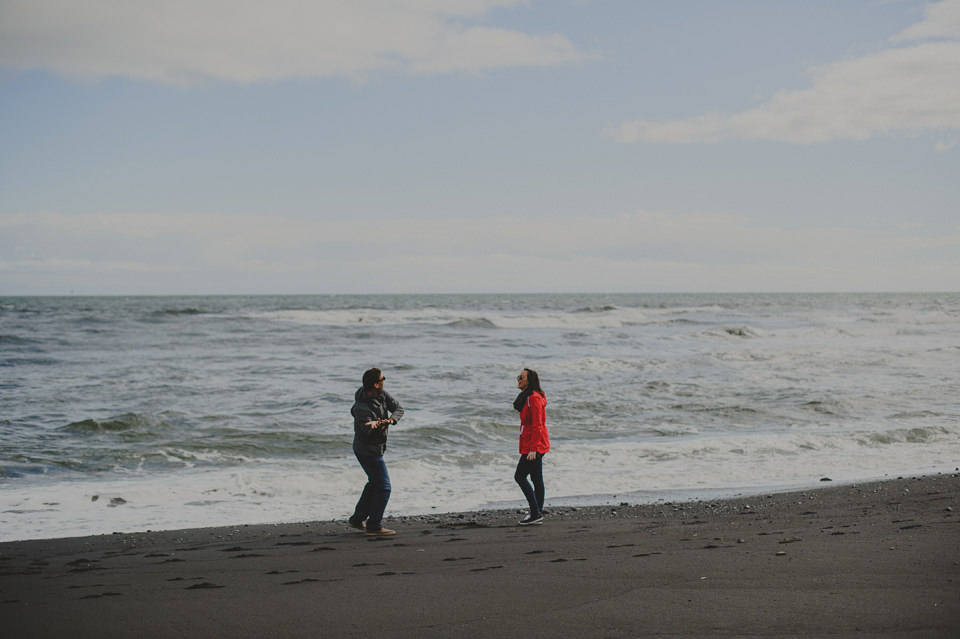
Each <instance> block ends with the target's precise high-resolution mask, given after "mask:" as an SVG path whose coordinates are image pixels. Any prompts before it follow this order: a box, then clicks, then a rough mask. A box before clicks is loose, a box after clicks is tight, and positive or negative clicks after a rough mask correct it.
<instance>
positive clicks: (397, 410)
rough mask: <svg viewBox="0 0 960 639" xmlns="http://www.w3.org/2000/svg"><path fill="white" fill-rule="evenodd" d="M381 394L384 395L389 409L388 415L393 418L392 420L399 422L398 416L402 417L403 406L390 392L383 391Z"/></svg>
mask: <svg viewBox="0 0 960 639" xmlns="http://www.w3.org/2000/svg"><path fill="white" fill-rule="evenodd" d="M383 394H384V395H385V396H386V400H387V402H386V406H387V410H388V411H390V417H392V418H393V421H394V422H399V421H400V418H401V417H403V406H401V405H400V403H399V402H397V400H395V399H394V398H393V395H391V394H390V393H388V392H386V391H384V392H383Z"/></svg>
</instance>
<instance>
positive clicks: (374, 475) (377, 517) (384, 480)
mask: <svg viewBox="0 0 960 639" xmlns="http://www.w3.org/2000/svg"><path fill="white" fill-rule="evenodd" d="M357 461H359V462H360V466H361V467H363V472H365V473H366V474H367V484H366V485H365V486H364V487H363V493H361V495H360V501H358V502H357V507H356V509H354V511H353V517H351V518H350V521H351V522H352V523H354V524H360V523H363V522H364V521H365V522H367V530H380V529H381V528H383V523H382V522H383V511H384V510H385V509H386V507H387V501H389V500H390V475H388V474H387V465H386V464H385V463H384V461H383V457H366V456H364V455H357Z"/></svg>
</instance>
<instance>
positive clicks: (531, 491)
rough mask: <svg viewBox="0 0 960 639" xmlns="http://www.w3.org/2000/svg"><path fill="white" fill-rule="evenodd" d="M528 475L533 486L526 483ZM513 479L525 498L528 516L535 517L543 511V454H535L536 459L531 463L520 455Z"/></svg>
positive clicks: (524, 456)
mask: <svg viewBox="0 0 960 639" xmlns="http://www.w3.org/2000/svg"><path fill="white" fill-rule="evenodd" d="M528 475H529V476H530V479H531V481H533V486H531V485H530V482H529V481H527V476H528ZM513 478H514V479H515V480H516V481H517V483H518V484H519V485H520V490H522V491H523V496H524V497H526V498H527V503H528V504H529V505H530V516H531V517H536V516H537V515H539V514H540V512H541V511H542V510H543V494H544V490H543V454H542V453H537V458H536V459H535V460H533V461H530V460H529V459H527V456H526V455H520V461H519V462H518V463H517V472H516V473H514V474H513Z"/></svg>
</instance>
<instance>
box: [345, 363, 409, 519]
mask: <svg viewBox="0 0 960 639" xmlns="http://www.w3.org/2000/svg"><path fill="white" fill-rule="evenodd" d="M384 380H386V378H385V377H384V376H383V374H382V373H381V372H380V369H379V368H371V369H370V370H368V371H367V372H365V373H364V374H363V386H361V387H360V388H359V389H357V394H356V395H355V396H354V400H355V401H354V403H353V408H352V409H350V414H352V415H353V454H354V455H356V456H357V461H359V462H360V466H361V467H362V468H363V472H365V473H366V474H367V484H366V486H364V487H363V493H362V494H361V495H360V501H358V502H357V507H356V509H355V510H354V511H353V516H352V517H351V518H350V520H349V521H350V526H352V527H353V528H357V529H359V530H366V532H367V536H370V537H377V536H382V535H394V534H396V531H395V530H390V529H389V528H384V527H383V511H384V509H386V507H387V501H388V500H389V499H390V476H389V475H388V474H387V465H386V464H385V463H384V461H383V453H384V451H385V450H386V449H387V429H388V428H389V427H390V425H391V424H396V423H397V422H398V421H400V418H401V417H403V407H402V406H400V404H398V403H397V400H395V399H394V398H393V397H391V395H390V393H388V392H387V391H385V390H383V383H384Z"/></svg>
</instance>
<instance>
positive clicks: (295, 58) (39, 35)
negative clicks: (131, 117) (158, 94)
mask: <svg viewBox="0 0 960 639" xmlns="http://www.w3.org/2000/svg"><path fill="white" fill-rule="evenodd" d="M523 4H524V2H522V1H520V0H443V1H440V0H364V1H363V2H356V1H354V0H274V1H273V2H262V1H260V0H232V1H225V0H224V1H218V0H164V1H163V2H135V1H130V0H84V1H82V2H80V1H77V0H4V2H3V3H2V4H0V65H2V66H6V67H9V68H14V69H32V68H46V69H50V70H52V71H54V72H56V73H59V74H62V75H65V76H68V77H74V78H82V79H97V78H100V77H104V76H124V77H128V78H134V79H141V80H147V81H152V82H160V83H167V84H174V85H190V84H195V83H198V82H203V81H206V80H210V79H216V80H225V81H230V82H241V83H245V82H257V81H271V80H279V79H284V78H290V77H327V76H336V77H351V78H362V77H364V76H365V75H367V74H370V73H372V72H376V71H379V70H383V69H394V70H401V71H408V72H412V73H441V72H455V71H469V72H476V71H481V70H484V69H491V68H498V67H515V66H544V65H558V64H565V63H570V62H574V61H577V60H580V59H582V58H583V54H582V53H581V52H579V51H578V50H577V48H576V47H575V46H574V45H573V43H571V42H570V41H569V40H568V39H567V38H565V37H564V36H562V35H558V34H526V33H521V32H519V31H510V30H506V29H496V28H490V27H485V26H482V25H477V24H471V23H475V21H477V20H480V19H482V18H483V17H484V16H485V15H486V14H488V13H489V12H491V11H492V10H494V9H498V8H501V9H510V8H515V7H517V6H522V5H523Z"/></svg>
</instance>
